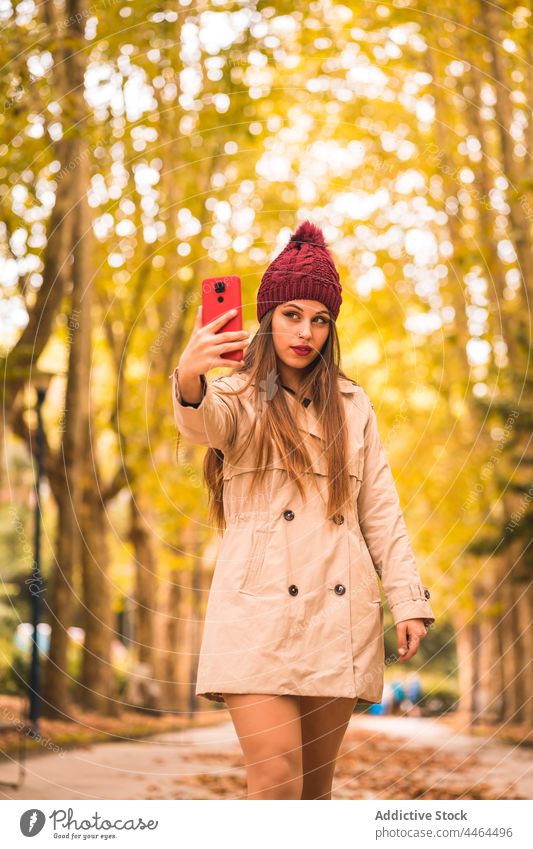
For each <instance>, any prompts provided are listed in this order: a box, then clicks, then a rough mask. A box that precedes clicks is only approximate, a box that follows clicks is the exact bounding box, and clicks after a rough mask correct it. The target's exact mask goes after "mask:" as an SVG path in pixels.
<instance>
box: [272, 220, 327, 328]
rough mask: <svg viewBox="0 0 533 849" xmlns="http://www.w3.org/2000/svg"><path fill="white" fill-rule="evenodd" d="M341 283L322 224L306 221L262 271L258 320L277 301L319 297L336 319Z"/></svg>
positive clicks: (316, 298) (317, 298) (277, 302)
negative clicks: (320, 225)
mask: <svg viewBox="0 0 533 849" xmlns="http://www.w3.org/2000/svg"><path fill="white" fill-rule="evenodd" d="M341 292H342V287H341V285H340V283H339V274H338V271H337V269H336V268H335V263H334V261H333V257H332V256H331V254H330V252H329V250H328V248H327V245H326V242H325V240H324V234H323V233H322V230H321V229H320V227H317V226H316V225H315V224H312V223H311V222H310V221H304V222H303V223H302V224H300V226H299V227H298V229H297V230H296V232H295V233H293V235H292V236H291V238H290V241H289V243H288V244H287V245H286V246H285V247H284V248H283V250H282V252H281V253H280V254H279V255H278V256H277V257H276V259H274V260H273V261H272V262H271V263H270V265H269V266H268V268H267V270H266V271H265V273H264V274H263V277H262V279H261V284H260V286H259V291H258V293H257V320H258V321H261V319H262V318H263V316H264V314H265V313H266V312H268V310H270V309H272V307H274V306H277V304H284V303H285V302H286V301H291V300H293V299H296V298H301V299H303V300H311V301H320V303H322V304H324V306H326V307H327V308H328V309H329V310H330V312H331V314H332V316H333V318H334V319H335V320H336V319H337V316H338V314H339V310H340V307H341V303H342V295H341Z"/></svg>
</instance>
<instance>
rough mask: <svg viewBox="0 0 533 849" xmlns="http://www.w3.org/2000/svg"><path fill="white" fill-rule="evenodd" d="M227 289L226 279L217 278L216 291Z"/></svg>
mask: <svg viewBox="0 0 533 849" xmlns="http://www.w3.org/2000/svg"><path fill="white" fill-rule="evenodd" d="M225 291H226V284H225V283H224V281H223V280H217V282H216V283H215V292H225Z"/></svg>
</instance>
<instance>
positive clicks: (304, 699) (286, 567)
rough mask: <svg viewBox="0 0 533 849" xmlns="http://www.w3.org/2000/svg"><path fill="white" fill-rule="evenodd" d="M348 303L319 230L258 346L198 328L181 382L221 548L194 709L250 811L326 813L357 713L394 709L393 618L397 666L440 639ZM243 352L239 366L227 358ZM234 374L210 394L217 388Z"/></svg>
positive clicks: (216, 325)
mask: <svg viewBox="0 0 533 849" xmlns="http://www.w3.org/2000/svg"><path fill="white" fill-rule="evenodd" d="M341 291H342V290H341V286H340V283H339V275H338V273H337V270H336V268H335V264H334V262H333V259H332V257H331V254H330V252H329V250H328V247H327V245H326V243H325V241H324V237H323V234H322V232H321V230H320V229H319V228H318V227H316V226H314V225H313V224H311V223H310V222H308V221H306V222H304V223H303V224H301V225H300V226H299V227H298V229H297V230H296V232H295V233H294V234H293V235H292V236H291V239H290V241H289V243H288V245H287V246H286V247H285V248H284V250H283V251H282V252H281V253H280V255H279V256H278V257H277V258H276V259H275V260H274V261H273V262H272V263H271V264H270V266H269V267H268V269H267V271H266V272H265V274H264V276H263V278H262V281H261V285H260V287H259V292H258V295H257V317H258V320H259V322H260V325H259V331H258V333H257V334H256V335H255V336H254V338H253V340H252V341H251V342H250V343H248V339H247V337H248V335H249V334H248V333H247V332H246V331H242V332H223V331H222V332H220V333H216V331H218V330H220V328H223V326H224V325H225V324H226V322H227V321H228V319H229V318H230V317H231V315H232V314H233V311H230V312H227V313H225V314H224V315H222V316H220V317H219V318H218V319H216V320H214V321H212V322H210V323H209V324H208V325H206V326H205V327H202V326H201V310H199V311H198V314H197V318H196V323H195V327H194V330H193V333H192V336H191V339H190V341H189V343H188V345H187V347H186V348H185V350H184V351H183V353H182V355H181V358H180V362H179V365H178V367H177V368H176V369H175V371H174V373H173V375H171V377H173V392H172V397H173V406H174V414H175V421H176V425H177V427H178V429H179V431H180V433H181V434H182V435H183V436H184V437H185V438H186V439H188V440H189V441H191V442H194V443H199V444H204V445H208V446H210V447H209V449H208V451H207V453H206V457H205V460H204V474H205V479H206V482H207V485H208V489H209V494H210V518H211V520H213V521H214V522H215V523H216V524H217V526H218V527H219V529H220V530H223V529H224V528H225V531H224V535H223V538H222V542H221V547H220V550H219V554H218V558H217V562H216V566H215V571H214V575H213V580H212V584H211V588H210V592H209V598H208V604H207V609H206V618H205V625H204V633H203V639H202V645H201V649H200V659H199V666H198V677H197V683H196V694H197V695H201V696H204V697H205V698H208V699H215V700H217V701H224V702H225V703H226V704H227V706H228V709H229V711H230V714H231V718H232V720H233V723H234V725H235V729H236V731H237V734H238V736H239V739H240V742H241V746H242V749H243V753H244V757H245V763H246V769H247V783H248V792H247V797H246V798H247V799H330V798H331V785H332V779H333V773H334V769H335V761H336V758H337V754H338V750H339V747H340V744H341V741H342V738H343V736H344V733H345V731H346V727H347V725H348V722H349V719H350V716H351V715H352V713H353V710H354V707H355V704H356V702H357V700H359V701H361V702H364V703H369V704H371V703H374V702H379V701H380V700H381V694H382V690H383V673H384V642H383V607H382V602H381V594H380V589H379V583H378V580H377V576H379V577H380V578H381V583H382V585H383V589H384V592H385V595H386V598H387V601H388V604H389V606H390V608H391V613H392V616H393V619H394V623H395V626H396V632H397V638H398V653H399V655H400V660H401V661H403V662H405V661H406V660H409V659H410V658H411V657H412V656H413V655H414V654H415V653H416V651H417V649H418V645H419V642H420V640H421V639H422V638H423V637H424V635H425V634H426V625H428V624H430V623H432V622H434V616H433V611H432V609H431V607H430V605H429V602H428V598H429V595H430V594H429V590H427V589H426V588H425V587H424V586H423V584H422V583H421V580H420V576H419V574H418V571H417V566H416V563H415V559H414V555H413V552H412V549H411V546H410V543H409V540H408V537H407V532H406V526H405V522H404V519H403V516H402V512H401V508H400V504H399V499H398V494H397V491H396V488H395V484H394V481H393V478H392V474H391V470H390V467H389V464H388V462H387V459H386V457H385V453H384V450H383V447H382V444H381V441H380V437H379V433H378V427H377V422H376V416H375V413H374V409H373V406H372V404H371V402H370V399H369V397H368V395H367V394H366V392H365V391H364V389H363V388H362V387H361V386H359V385H358V384H357V383H356V382H355V381H352V380H350V379H349V378H348V377H347V376H346V375H345V374H344V373H343V372H342V371H341V370H340V368H339V361H340V349H339V341H338V336H337V331H336V326H335V321H336V319H337V316H338V313H339V309H340V305H341V300H342V298H341ZM241 349H243V351H244V359H243V360H242V361H240V362H234V361H231V360H227V359H223V358H221V354H222V353H223V352H226V351H235V350H241ZM220 366H225V367H229V368H232V369H233V370H234V371H233V374H231V375H229V376H224V377H220V378H217V379H215V380H213V381H211V382H209V383H208V382H207V381H206V378H205V372H207V371H208V370H209V369H211V368H215V367H220Z"/></svg>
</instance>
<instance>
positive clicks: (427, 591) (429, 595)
mask: <svg viewBox="0 0 533 849" xmlns="http://www.w3.org/2000/svg"><path fill="white" fill-rule="evenodd" d="M424 595H425V597H426V598H431V593H430V591H429V590H428V588H427V587H424Z"/></svg>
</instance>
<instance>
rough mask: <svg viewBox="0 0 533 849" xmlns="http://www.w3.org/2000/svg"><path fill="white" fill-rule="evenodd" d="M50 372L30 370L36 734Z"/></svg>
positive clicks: (32, 696)
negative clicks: (33, 422)
mask: <svg viewBox="0 0 533 849" xmlns="http://www.w3.org/2000/svg"><path fill="white" fill-rule="evenodd" d="M54 376H55V375H54V373H53V372H43V371H39V370H37V369H32V373H31V378H30V382H31V383H32V384H33V386H34V387H35V390H36V392H37V403H36V406H35V412H36V414H37V432H36V450H35V456H36V460H37V469H36V475H35V513H34V536H33V545H34V556H33V569H32V575H31V578H30V579H29V580H28V587H29V592H30V603H31V622H32V646H31V661H30V677H29V702H30V710H29V720H30V722H31V726H32V729H33V732H34V733H36V734H38V733H39V718H40V708H41V669H40V658H39V643H38V636H39V633H38V629H39V622H40V619H41V609H42V603H41V595H42V593H43V591H44V586H43V578H42V574H41V523H42V512H41V481H42V478H43V475H44V459H45V458H44V427H43V417H42V406H43V404H44V399H45V397H46V392H47V389H48V386H49V384H50V380H51V379H52V377H54Z"/></svg>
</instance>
